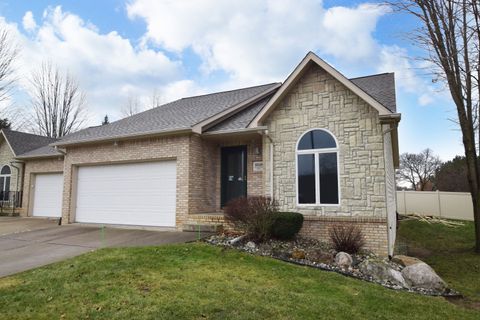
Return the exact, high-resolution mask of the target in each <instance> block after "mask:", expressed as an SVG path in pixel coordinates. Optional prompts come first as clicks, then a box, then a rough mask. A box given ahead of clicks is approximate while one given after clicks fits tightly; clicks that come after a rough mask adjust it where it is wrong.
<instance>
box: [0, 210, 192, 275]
mask: <svg viewBox="0 0 480 320" xmlns="http://www.w3.org/2000/svg"><path fill="white" fill-rule="evenodd" d="M196 237H198V235H197V234H196V233H193V232H177V231H147V230H137V229H119V228H104V229H103V230H102V229H101V228H100V227H99V226H80V225H75V224H73V225H65V226H59V225H58V223H57V220H47V219H35V218H6V217H0V277H4V276H7V275H11V274H14V273H18V272H22V271H25V270H29V269H33V268H37V267H40V266H44V265H47V264H50V263H53V262H57V261H61V260H64V259H67V258H71V257H74V256H77V255H80V254H82V253H85V252H88V251H93V250H95V249H97V248H104V247H132V246H151V245H162V244H169V243H182V242H188V241H193V240H195V239H196Z"/></svg>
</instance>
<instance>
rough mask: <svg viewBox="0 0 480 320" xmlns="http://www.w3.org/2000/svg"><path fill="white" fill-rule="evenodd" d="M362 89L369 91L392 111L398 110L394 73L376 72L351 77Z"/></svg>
mask: <svg viewBox="0 0 480 320" xmlns="http://www.w3.org/2000/svg"><path fill="white" fill-rule="evenodd" d="M350 81H352V82H353V83H354V84H356V85H357V86H358V87H359V88H360V89H362V90H363V91H365V92H366V93H368V94H369V95H370V96H371V97H372V98H373V99H375V100H377V101H378V102H380V103H381V104H382V105H383V106H384V107H385V108H387V109H388V110H390V111H391V112H393V113H395V112H397V103H396V99H395V77H394V74H393V73H381V74H374V75H371V76H366V77H359V78H353V79H350Z"/></svg>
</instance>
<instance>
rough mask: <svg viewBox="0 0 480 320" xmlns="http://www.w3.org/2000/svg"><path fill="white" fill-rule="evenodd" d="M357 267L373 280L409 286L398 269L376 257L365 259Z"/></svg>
mask: <svg viewBox="0 0 480 320" xmlns="http://www.w3.org/2000/svg"><path fill="white" fill-rule="evenodd" d="M358 269H359V270H360V271H361V272H362V273H363V274H364V275H367V276H370V277H372V278H373V279H374V280H377V281H381V282H387V281H388V282H390V283H392V284H394V285H397V286H401V287H404V288H409V287H410V286H409V285H408V283H407V282H406V281H405V279H404V278H403V276H402V273H401V272H400V271H397V270H395V269H393V268H392V267H391V266H390V265H388V264H387V263H386V262H385V261H382V260H377V259H369V260H365V261H363V262H362V263H360V264H359V265H358Z"/></svg>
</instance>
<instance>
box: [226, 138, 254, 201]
mask: <svg viewBox="0 0 480 320" xmlns="http://www.w3.org/2000/svg"><path fill="white" fill-rule="evenodd" d="M221 152H222V162H221V170H222V177H221V201H220V202H221V206H222V207H224V206H225V205H226V204H227V203H228V202H229V201H230V200H232V199H235V198H239V197H246V196H247V147H246V146H238V147H224V148H222V151H221Z"/></svg>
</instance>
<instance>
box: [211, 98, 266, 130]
mask: <svg viewBox="0 0 480 320" xmlns="http://www.w3.org/2000/svg"><path fill="white" fill-rule="evenodd" d="M272 96H273V94H272V95H270V96H268V97H266V98H264V99H262V100H260V101H258V102H256V103H254V104H252V105H251V106H249V107H248V108H246V109H244V110H242V111H240V112H239V113H237V114H234V115H233V116H231V117H230V118H228V119H226V120H224V121H222V122H220V123H218V124H216V125H215V126H213V127H211V128H210V129H208V130H207V132H214V131H226V130H235V129H244V128H246V127H247V126H248V125H249V124H250V122H251V121H252V120H253V118H255V116H256V115H257V114H258V113H259V112H260V110H262V108H263V107H264V106H265V105H266V104H267V102H268V101H269V100H270V99H271V98H272Z"/></svg>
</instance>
